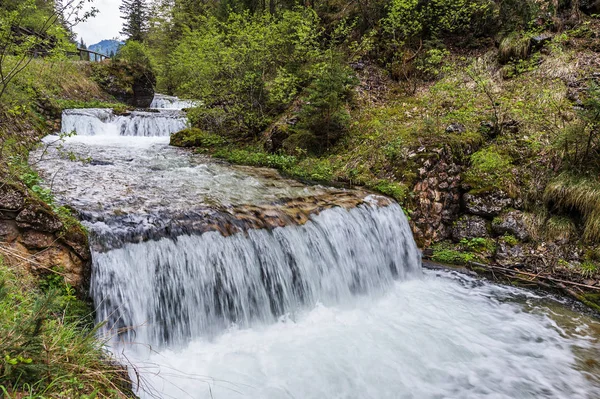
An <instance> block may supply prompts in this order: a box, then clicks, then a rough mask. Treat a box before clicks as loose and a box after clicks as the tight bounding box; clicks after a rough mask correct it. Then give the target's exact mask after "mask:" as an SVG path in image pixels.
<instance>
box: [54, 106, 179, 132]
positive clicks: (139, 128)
mask: <svg viewBox="0 0 600 399" xmlns="http://www.w3.org/2000/svg"><path fill="white" fill-rule="evenodd" d="M187 126H188V121H187V118H186V116H185V114H183V113H182V112H181V111H177V110H173V111H168V110H163V111H156V112H146V111H133V112H131V113H130V114H128V115H115V114H114V113H113V111H112V109H102V108H87V109H70V110H65V111H63V115H62V127H61V132H62V133H71V132H76V133H77V135H80V136H96V135H98V136H107V137H111V136H136V137H137V136H142V137H152V136H169V135H171V134H172V133H175V132H178V131H180V130H182V129H185V128H186V127H187Z"/></svg>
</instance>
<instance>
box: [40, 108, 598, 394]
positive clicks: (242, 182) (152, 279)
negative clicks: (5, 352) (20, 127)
mask: <svg viewBox="0 0 600 399" xmlns="http://www.w3.org/2000/svg"><path fill="white" fill-rule="evenodd" d="M188 105H189V104H185V103H183V102H178V101H177V100H176V99H173V98H168V97H165V96H157V98H156V99H155V102H154V103H153V106H155V107H157V108H158V107H160V108H183V107H186V106H188ZM185 126H187V121H186V119H185V116H184V114H183V113H181V112H180V111H178V110H177V109H172V110H168V109H163V110H161V111H159V112H145V111H135V112H133V113H131V114H130V115H128V116H119V115H114V114H113V113H112V111H111V110H104V109H87V110H67V111H65V112H64V114H63V126H62V131H63V132H71V131H73V130H75V131H77V133H78V136H76V137H71V138H69V139H67V140H66V142H65V143H63V146H62V147H60V148H59V147H56V146H52V145H51V146H50V148H46V149H44V150H39V151H38V152H34V153H32V155H31V156H32V161H33V160H34V161H35V162H34V163H35V165H36V167H37V168H38V169H39V170H40V173H41V174H42V175H43V176H46V177H47V179H48V180H49V181H50V180H51V181H53V186H54V187H53V189H54V190H53V191H54V193H55V195H56V198H57V201H58V202H59V203H61V204H69V205H71V206H73V207H74V208H75V209H76V210H77V211H79V212H80V214H81V215H82V216H83V215H85V218H84V219H85V223H86V225H87V227H88V228H89V229H90V232H91V241H92V243H94V242H96V243H97V242H99V241H101V238H102V237H104V236H111V237H112V238H114V240H117V241H120V242H119V245H115V246H110V245H104V246H102V245H100V246H98V247H93V248H94V249H96V252H94V253H93V275H92V286H91V290H92V294H93V297H94V301H95V305H96V307H97V315H98V321H103V320H108V323H107V325H106V326H105V330H104V332H105V333H109V330H111V331H110V333H114V334H115V335H114V336H113V338H114V341H113V345H114V346H113V348H114V349H115V350H114V353H115V354H117V355H118V354H120V353H121V354H124V355H126V357H127V359H129V360H132V361H133V363H134V364H135V366H136V367H138V371H139V372H140V376H141V378H142V381H145V382H146V384H143V388H145V389H146V391H142V392H140V395H141V396H142V397H160V398H207V397H211V398H217V399H226V398H267V399H271V398H272V399H279V398H302V399H310V398H319V399H320V398H327V399H329V398H352V399H354V398H356V399H363V398H373V399H386V398H390V399H391V398H393V399H396V398H415V399H429V398H431V399H434V398H466V399H469V398H473V399H475V398H490V399H491V398H494V399H496V398H498V399H499V398H569V399H570V398H574V399H579V398H581V399H595V398H598V397H600V381H598V376H597V375H595V376H594V375H593V373H596V374H597V373H598V370H597V369H594V367H595V366H594V364H596V363H594V361H595V360H596V359H598V358H600V353H599V352H600V349H599V348H600V345H599V344H598V336H599V335H600V334H599V333H598V330H599V329H600V328H599V325H598V322H597V321H594V320H593V319H589V318H585V317H583V316H581V315H574V314H571V313H569V311H568V310H566V309H564V308H561V307H560V306H555V303H554V302H553V301H552V300H550V299H548V298H538V297H536V296H535V295H532V294H531V293H529V292H527V291H523V290H518V289H514V288H506V287H501V286H497V285H493V284H487V283H482V282H480V281H478V280H474V279H471V278H467V277H464V276H463V277H460V276H457V275H455V274H449V273H445V272H428V273H426V274H425V277H423V275H422V271H421V263H420V252H419V250H418V249H417V247H416V245H415V242H414V240H413V238H412V235H411V232H410V228H409V225H408V221H407V219H406V217H405V216H404V213H403V211H402V209H401V208H400V207H399V206H398V205H397V204H392V205H389V206H384V207H378V206H377V201H374V202H373V203H367V204H363V205H360V206H358V207H356V208H354V209H350V210H346V209H344V208H341V207H337V208H331V209H327V210H323V211H321V212H320V213H318V214H313V215H312V216H311V219H310V221H308V222H307V223H306V224H305V225H301V226H297V225H291V226H287V227H278V228H275V229H271V230H252V229H250V230H248V231H244V232H242V233H237V234H233V235H229V236H227V237H225V236H223V235H221V234H220V233H218V232H215V231H212V232H209V233H204V234H202V235H179V234H181V233H179V234H175V233H174V232H175V231H183V230H177V229H175V228H173V229H171V225H169V224H167V227H168V228H167V229H163V230H164V231H163V233H164V234H165V235H166V236H165V235H163V236H162V237H163V238H161V239H156V240H151V239H150V240H148V241H146V242H140V241H143V240H144V239H142V238H140V236H139V234H138V233H139V231H141V230H143V229H140V228H139V227H140V226H142V227H144V226H147V227H151V226H156V225H161V223H162V222H164V220H162V219H161V220H158V218H164V217H165V215H177V216H178V218H174V219H173V223H178V222H179V221H181V220H184V219H182V217H183V218H186V217H188V218H189V216H190V215H191V214H192V213H193V212H194V209H196V207H197V206H198V205H199V204H200V205H202V206H205V207H210V206H212V204H216V205H218V206H220V207H221V208H222V209H225V210H227V209H234V206H236V207H237V206H246V205H252V206H253V207H252V208H251V209H267V208H260V207H259V206H258V205H260V204H263V205H264V204H268V205H271V206H276V205H273V204H278V202H277V201H279V200H281V199H283V198H288V199H289V198H299V197H303V198H310V197H311V196H316V195H324V194H330V195H331V196H332V197H334V198H339V197H335V196H336V195H337V194H339V192H340V190H337V191H336V190H332V189H328V188H325V187H313V186H304V185H301V184H299V183H297V182H290V181H288V180H285V179H283V178H281V177H279V176H277V174H275V173H273V172H266V171H264V170H263V171H261V172H260V173H258V170H255V169H248V168H239V167H231V166H228V165H223V164H218V163H214V162H212V161H210V159H207V158H205V157H201V156H199V155H196V154H191V153H188V152H183V151H181V150H178V149H174V148H170V147H168V146H167V143H168V136H169V134H171V133H173V132H174V131H177V130H180V129H182V128H183V127H185ZM54 139H55V138H48V139H46V141H47V142H51V141H52V140H54ZM64 150H66V151H71V152H72V153H74V154H76V155H77V156H79V157H81V158H86V159H89V160H91V162H84V163H82V162H71V161H69V160H66V159H64V156H63V155H61V154H62V151H64ZM38 157H41V158H44V157H46V159H41V160H40V159H38ZM347 192H348V191H345V193H347ZM367 202H368V201H367ZM194 222H196V220H194ZM200 222H201V223H208V221H206V222H205V221H204V219H202V218H201V220H200ZM107 230H109V231H107ZM147 237H150V236H147ZM97 248H100V249H97ZM111 248H114V249H111ZM119 329H122V330H119ZM594 331H595V332H594ZM130 371H131V370H130ZM131 372H132V379H133V380H134V381H137V375H135V374H134V372H133V371H131ZM153 395H154V396H153Z"/></svg>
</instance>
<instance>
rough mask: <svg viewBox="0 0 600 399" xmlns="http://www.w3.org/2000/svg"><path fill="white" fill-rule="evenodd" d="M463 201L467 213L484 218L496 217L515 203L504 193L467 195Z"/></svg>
mask: <svg viewBox="0 0 600 399" xmlns="http://www.w3.org/2000/svg"><path fill="white" fill-rule="evenodd" d="M463 201H464V205H465V208H466V210H467V212H469V213H471V214H473V215H478V216H484V217H494V216H497V215H499V214H500V213H501V212H502V211H503V210H505V209H507V208H510V207H512V206H514V201H513V199H512V198H510V197H509V196H508V195H507V194H506V193H505V192H503V191H495V192H489V193H485V194H479V195H475V194H465V195H464V196H463Z"/></svg>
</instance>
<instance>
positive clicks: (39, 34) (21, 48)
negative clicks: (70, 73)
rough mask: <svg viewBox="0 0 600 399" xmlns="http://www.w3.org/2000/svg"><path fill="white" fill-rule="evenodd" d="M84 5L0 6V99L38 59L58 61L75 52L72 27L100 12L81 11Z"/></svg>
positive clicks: (28, 0)
mask: <svg viewBox="0 0 600 399" xmlns="http://www.w3.org/2000/svg"><path fill="white" fill-rule="evenodd" d="M85 2H86V0H73V1H68V2H62V1H58V2H57V1H53V0H50V1H47V2H40V1H36V0H24V1H19V2H14V1H8V3H7V4H2V5H1V6H0V99H2V97H3V96H4V95H5V94H7V89H8V88H9V86H10V85H11V84H12V83H13V81H14V80H15V78H16V77H17V76H19V75H20V74H21V73H22V72H23V71H24V70H25V69H26V68H27V66H28V65H29V64H30V63H31V62H32V60H33V58H34V57H35V56H38V55H41V56H45V57H48V58H55V59H56V58H61V57H64V52H65V51H67V50H71V51H72V50H74V49H75V45H74V44H73V43H72V42H71V39H72V37H71V32H70V25H72V24H76V23H78V22H82V21H84V20H85V19H87V18H88V17H90V16H93V15H94V14H95V13H96V11H97V10H96V9H94V8H92V9H91V10H89V11H87V12H85V13H84V12H82V9H83V5H84V4H85ZM31 31H33V32H34V33H33V34H31V33H30V32H31Z"/></svg>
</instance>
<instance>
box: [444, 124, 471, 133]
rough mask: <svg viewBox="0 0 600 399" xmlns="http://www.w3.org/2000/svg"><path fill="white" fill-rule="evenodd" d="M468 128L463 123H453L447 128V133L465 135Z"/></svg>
mask: <svg viewBox="0 0 600 399" xmlns="http://www.w3.org/2000/svg"><path fill="white" fill-rule="evenodd" d="M466 131H467V128H466V127H465V125H463V124H462V123H451V124H450V125H448V127H446V133H464V132H466Z"/></svg>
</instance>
